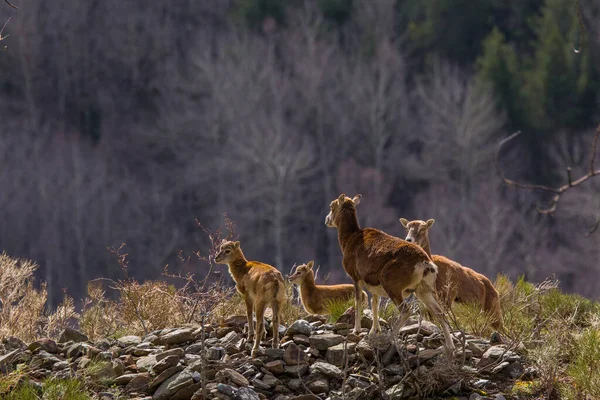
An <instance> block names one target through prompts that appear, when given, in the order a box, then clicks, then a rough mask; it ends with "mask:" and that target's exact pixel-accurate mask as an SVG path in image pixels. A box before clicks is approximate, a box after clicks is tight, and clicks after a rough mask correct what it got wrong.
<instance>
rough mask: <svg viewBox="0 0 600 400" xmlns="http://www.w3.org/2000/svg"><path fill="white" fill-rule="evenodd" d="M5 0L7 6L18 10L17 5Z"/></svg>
mask: <svg viewBox="0 0 600 400" xmlns="http://www.w3.org/2000/svg"><path fill="white" fill-rule="evenodd" d="M4 1H5V2H6V4H8V5H9V6H11V7H12V8H14V9H15V10H18V9H19V7H17V6H15V5H14V4H13V3H11V2H10V1H9V0H4Z"/></svg>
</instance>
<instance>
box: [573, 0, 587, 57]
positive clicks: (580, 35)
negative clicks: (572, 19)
mask: <svg viewBox="0 0 600 400" xmlns="http://www.w3.org/2000/svg"><path fill="white" fill-rule="evenodd" d="M580 3H581V2H580V1H579V0H576V9H577V20H578V21H579V48H575V46H573V51H574V52H575V53H581V49H582V48H583V44H582V42H583V36H584V35H585V26H584V25H583V20H582V18H581V4H580Z"/></svg>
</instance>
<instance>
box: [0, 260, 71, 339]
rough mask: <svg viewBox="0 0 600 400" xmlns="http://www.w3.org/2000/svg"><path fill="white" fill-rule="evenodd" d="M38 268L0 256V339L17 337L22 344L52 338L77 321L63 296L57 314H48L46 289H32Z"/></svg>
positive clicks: (29, 263) (25, 261)
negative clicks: (47, 337) (42, 337)
mask: <svg viewBox="0 0 600 400" xmlns="http://www.w3.org/2000/svg"><path fill="white" fill-rule="evenodd" d="M37 267H38V266H37V265H36V264H35V263H34V262H32V261H29V260H24V259H18V258H12V257H9V256H8V255H7V254H6V253H2V254H0V307H1V310H0V337H6V336H16V337H18V338H20V339H21V340H24V341H33V340H35V339H36V338H39V337H40V336H51V337H53V336H55V335H57V334H58V332H59V331H60V330H61V329H63V328H64V327H65V326H66V324H68V323H69V322H70V321H72V320H73V319H74V318H77V314H76V313H75V310H74V304H73V299H72V298H70V297H68V296H66V295H65V297H64V300H63V303H62V304H60V305H59V306H58V308H57V310H56V312H54V313H49V312H47V310H46V299H47V292H46V285H45V284H41V285H40V288H39V289H37V288H36V287H35V286H34V277H33V274H34V272H35V271H36V269H37Z"/></svg>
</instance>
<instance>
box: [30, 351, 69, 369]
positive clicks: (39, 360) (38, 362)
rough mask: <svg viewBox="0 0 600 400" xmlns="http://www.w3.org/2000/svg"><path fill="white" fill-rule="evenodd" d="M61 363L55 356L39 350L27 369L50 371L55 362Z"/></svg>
mask: <svg viewBox="0 0 600 400" xmlns="http://www.w3.org/2000/svg"><path fill="white" fill-rule="evenodd" d="M60 361H62V360H61V359H59V358H57V357H56V356H54V355H52V354H50V353H48V352H47V351H45V350H40V351H39V352H38V353H37V354H35V355H34V356H33V357H32V358H31V361H30V363H29V368H31V369H50V370H51V369H52V366H53V365H54V364H56V363H57V362H60Z"/></svg>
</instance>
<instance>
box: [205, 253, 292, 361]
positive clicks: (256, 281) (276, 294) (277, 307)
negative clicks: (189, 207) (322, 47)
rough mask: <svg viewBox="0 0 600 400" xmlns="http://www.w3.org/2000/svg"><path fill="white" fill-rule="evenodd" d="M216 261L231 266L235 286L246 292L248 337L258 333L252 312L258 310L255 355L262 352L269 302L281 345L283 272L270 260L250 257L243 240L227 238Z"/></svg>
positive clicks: (275, 339) (275, 341) (275, 336)
mask: <svg viewBox="0 0 600 400" xmlns="http://www.w3.org/2000/svg"><path fill="white" fill-rule="evenodd" d="M215 261H216V262H217V263H219V264H227V265H228V266H229V273H230V274H231V277H232V278H233V280H234V281H235V284H236V286H235V287H236V289H237V291H238V292H239V293H240V294H242V295H243V296H244V301H245V302H246V314H247V316H248V340H250V339H251V338H252V336H253V334H254V324H253V321H252V314H253V312H254V313H256V337H255V338H254V346H253V347H252V356H253V357H255V356H256V355H257V354H258V350H259V345H260V340H261V339H262V338H263V335H264V333H265V326H264V323H263V318H264V314H265V308H266V307H267V306H269V307H271V309H272V310H273V347H274V348H277V347H279V330H278V328H279V322H280V314H281V307H282V305H283V303H284V302H285V301H286V297H285V285H284V282H283V276H282V275H281V272H279V271H278V270H277V269H276V268H274V267H272V266H270V265H268V264H263V263H261V262H258V261H248V260H246V257H244V253H243V252H242V249H241V248H240V242H228V241H225V242H223V243H222V244H221V247H220V249H219V253H218V254H217V255H216V257H215Z"/></svg>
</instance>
